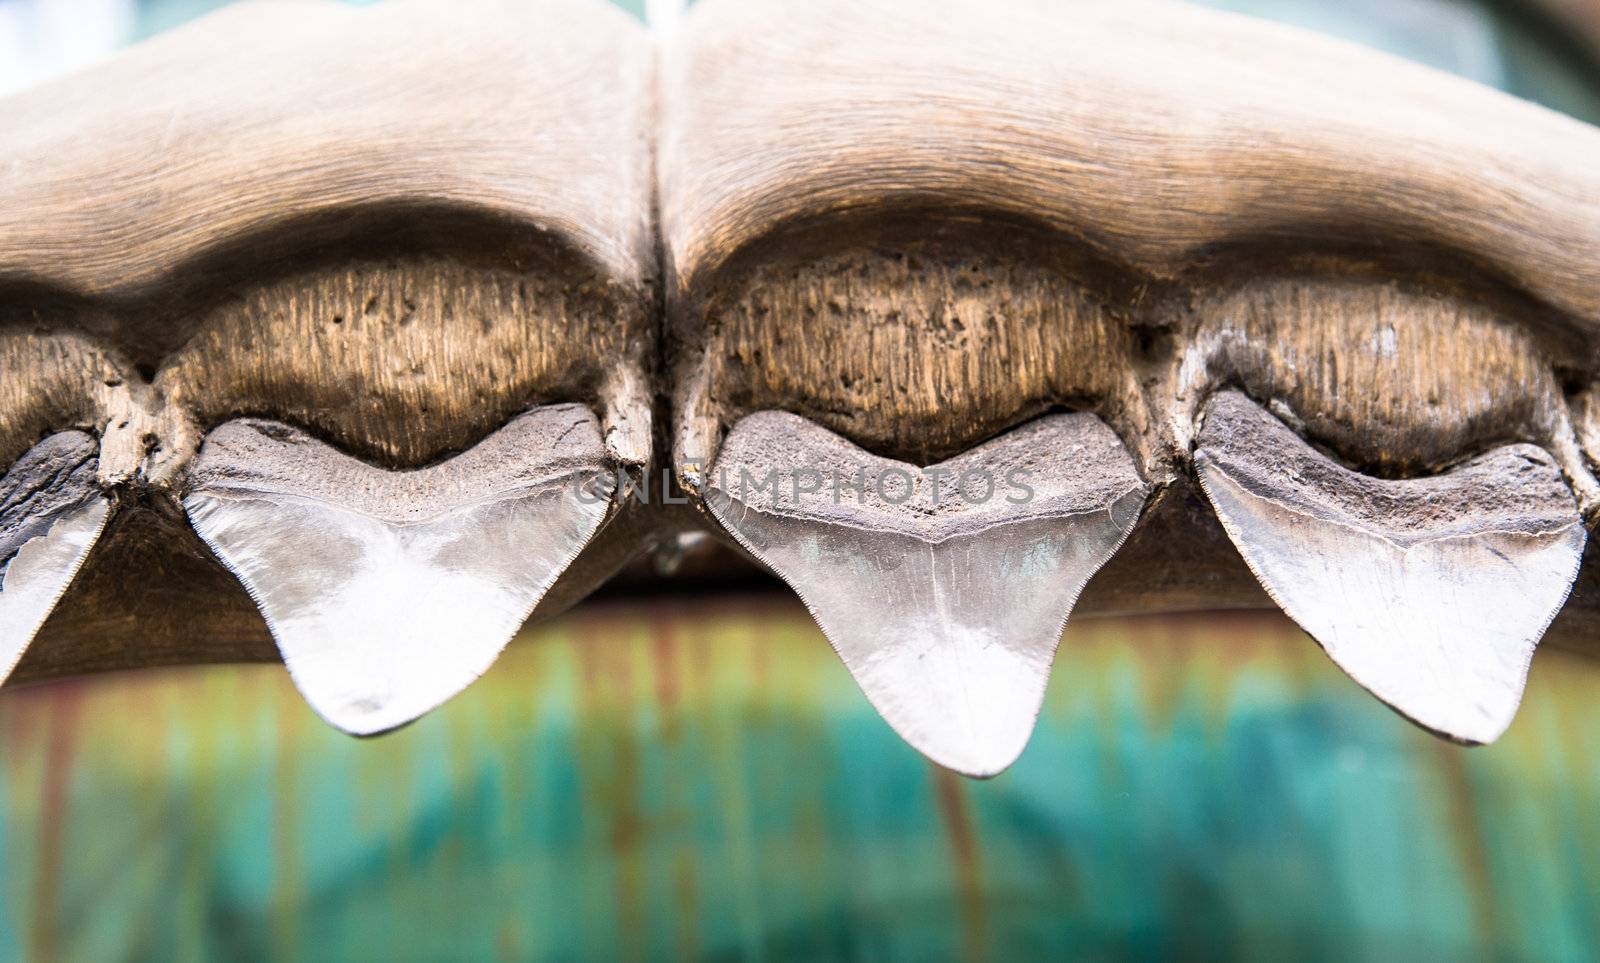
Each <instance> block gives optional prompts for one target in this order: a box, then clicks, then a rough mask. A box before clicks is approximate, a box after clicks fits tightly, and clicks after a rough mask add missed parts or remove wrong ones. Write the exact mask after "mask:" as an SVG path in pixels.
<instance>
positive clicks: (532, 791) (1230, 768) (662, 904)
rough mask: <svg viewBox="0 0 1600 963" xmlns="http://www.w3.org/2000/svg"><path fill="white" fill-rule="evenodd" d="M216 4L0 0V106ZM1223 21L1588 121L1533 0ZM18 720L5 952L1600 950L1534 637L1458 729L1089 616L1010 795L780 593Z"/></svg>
mask: <svg viewBox="0 0 1600 963" xmlns="http://www.w3.org/2000/svg"><path fill="white" fill-rule="evenodd" d="M217 5H218V4H216V3H214V2H208V0H145V2H135V0H29V2H24V0H0V91H11V90H17V89H22V88H24V87H27V86H29V85H32V84H36V83H40V82H43V81H45V80H47V79H49V78H50V77H52V76H55V75H58V74H59V73H61V72H63V71H65V70H69V69H72V68H74V67H78V66H83V65H85V64H88V63H92V62H94V61H95V60H96V59H98V58H101V57H103V56H105V55H106V54H107V53H108V52H109V51H111V50H113V49H115V48H116V47H117V46H119V45H121V44H124V43H127V42H131V41H133V40H136V39H139V38H141V37H144V36H148V35H150V34H152V33H155V32H159V31H160V30H163V29H166V28H168V27H170V26H173V25H175V24H177V23H180V22H182V21H184V20H186V19H189V18H191V17H193V16H195V15H198V14H199V13H201V12H203V11H204V10H206V9H209V8H211V7H214V6H217ZM1216 5H1218V6H1225V7H1228V8H1231V9H1235V10H1238V11H1240V12H1245V13H1250V14H1255V15H1263V16H1271V17H1276V18H1279V19H1284V20H1288V21H1291V22H1295V23H1298V24H1301V25H1303V26H1309V27H1312V28H1315V29H1321V30H1324V31H1327V32H1331V33H1335V34H1338V35H1341V36H1344V37H1346V38H1348V39H1352V40H1356V41H1358V42H1363V43H1367V44H1370V45H1373V46H1377V47H1380V48H1384V49H1388V50H1390V51H1392V52H1395V53H1399V54H1401V55H1404V56H1409V57H1412V58H1414V59H1417V60H1421V61H1423V62H1426V63H1430V64H1432V65H1434V66H1438V67H1441V68H1443V69H1448V70H1452V71H1455V72H1457V73H1460V74H1463V75H1465V76H1468V77H1471V78H1473V79H1476V80H1479V81H1482V82H1485V83H1489V84H1491V85H1494V86H1497V87H1500V88H1502V89H1505V90H1508V91H1510V92H1512V93H1515V94H1517V95H1519V96H1523V97H1527V98H1530V99H1534V100H1538V101H1541V102H1543V103H1546V104H1548V105H1550V106H1552V107H1555V108H1557V109H1560V110H1565V111H1567V112H1569V113H1573V114H1575V115H1577V116H1580V117H1583V118H1586V119H1589V120H1591V121H1600V83H1597V81H1596V74H1595V73H1594V71H1593V65H1592V61H1590V60H1589V59H1588V55H1587V54H1586V53H1584V51H1583V48H1582V47H1581V46H1580V45H1579V44H1577V43H1576V42H1575V41H1573V40H1572V39H1571V38H1570V37H1565V36H1564V35H1563V34H1562V33H1561V31H1560V29H1559V28H1557V27H1556V26H1555V25H1553V24H1552V23H1550V22H1548V21H1546V20H1543V19H1541V18H1539V17H1538V16H1534V15H1531V14H1529V13H1528V12H1527V10H1526V9H1525V8H1522V7H1520V6H1517V5H1513V4H1508V3H1490V2H1464V0H1463V2H1457V0H1349V2H1311V0H1298V2H1296V0H1218V2H1217V3H1216ZM646 6H647V4H645V3H644V2H643V0H641V2H639V3H636V4H634V5H633V7H632V10H633V12H634V13H636V14H638V15H640V16H641V17H643V16H645V14H646ZM672 9H673V5H672V4H670V3H663V4H661V5H660V6H658V7H657V6H652V9H651V13H653V14H654V15H655V16H657V17H661V16H667V15H670V13H671V10H672ZM908 9H913V8H912V7H909V6H908ZM663 11H665V12H663ZM1597 162H1600V161H1597ZM0 742H3V743H4V755H3V757H0V808H3V812H4V819H3V821H0V874H3V886H4V900H3V904H0V957H3V958H6V959H13V958H33V959H69V960H98V959H106V960H122V959H138V960H183V959H202V958H236V959H258V958H308V959H361V960H409V959H485V958H507V959H519V958H530V957H537V958H546V959H555V960H561V959H580V958H584V959H593V958H602V959H605V958H622V959H665V958H739V959H808V960H809V959H861V960H880V959H900V960H927V959H946V958H966V959H1033V958H1041V957H1048V958H1054V957H1070V958H1081V959H1099V958H1105V959H1112V958H1118V959H1120V958H1135V959H1138V958H1151V959H1154V958H1165V957H1170V956H1176V955H1181V956H1184V957H1194V958H1234V957H1250V958H1264V959H1297V960H1299V959H1339V960H1345V959H1370V960H1385V961H1387V960H1394V959H1410V960H1447V959H1448V960H1457V959H1499V960H1584V959H1592V958H1595V956H1596V952H1597V950H1596V947H1600V669H1597V668H1596V666H1595V665H1594V664H1592V663H1590V662H1586V661H1583V660H1580V659H1577V658H1574V657H1571V656H1567V655H1565V654H1563V653H1558V652H1543V653H1541V654H1540V655H1539V657H1538V659H1537V660H1536V662H1535V666H1534V672H1533V677H1532V681H1531V684H1530V687H1529V692H1528V697H1527V700H1526V703H1525V706H1524V709H1523V711H1522V713H1521V715H1520V717H1519V719H1518V721H1517V723H1516V724H1515V726H1514V727H1513V728H1512V730H1511V731H1510V733H1509V734H1508V735H1507V736H1506V737H1505V738H1504V739H1503V740H1502V741H1501V742H1500V743H1499V744H1497V745H1496V746H1494V747H1492V748H1487V749H1476V750H1464V749H1460V748H1456V747H1454V746H1451V745H1448V744H1446V743H1443V742H1441V741H1438V740H1436V739H1433V738H1432V737H1430V736H1427V735H1425V734H1423V733H1421V732H1419V731H1417V730H1416V729H1414V728H1412V727H1411V726H1409V725H1408V724H1406V723H1404V722H1403V721H1401V720H1400V719H1399V718H1397V717H1395V716H1394V715H1393V714H1391V713H1390V712H1388V711H1387V710H1386V709H1384V708H1383V707H1382V706H1380V705H1379V704H1378V703H1377V702H1376V701H1375V700H1373V699H1371V698H1370V697H1368V696H1367V695H1366V694H1365V693H1363V692H1361V691H1360V690H1359V689H1357V687H1356V686H1355V685H1354V684H1353V683H1351V682H1350V681H1349V680H1347V679H1346V678H1345V677H1344V676H1343V675H1341V674H1340V673H1339V672H1338V671H1337V670H1336V669H1335V668H1333V667H1332V666H1331V665H1330V664H1329V663H1328V661H1327V660H1326V658H1325V657H1324V656H1323V655H1322V654H1321V652H1320V651H1319V650H1318V649H1317V648H1316V646H1315V645H1314V644H1313V643H1311V642H1310V640H1308V639H1307V638H1305V637H1304V636H1303V635H1302V634H1301V633H1300V632H1299V631H1298V630H1296V629H1295V628H1294V627H1293V626H1292V625H1290V624H1289V623H1288V622H1286V621H1285V620H1283V619H1282V618H1281V617H1277V616H1273V615H1217V614H1209V615H1190V616H1170V617H1147V618H1135V619H1122V620H1103V621H1085V622H1081V623H1078V624H1076V625H1074V626H1073V627H1072V628H1071V629H1069V630H1068V633H1067V637H1066V640H1065V642H1064V646H1063V650H1062V654H1061V657H1060V660H1059V662H1058V665H1057V668H1056V671H1055V674H1054V677H1053V681H1052V683H1051V689H1050V695H1049V699H1048V703H1047V706H1046V709H1045V712H1044V716H1043V719H1042V721H1041V723H1040V727H1039V730H1038V732H1037V734H1036V735H1035V737H1034V739H1033V742H1032V744H1031V745H1030V748H1029V749H1028V751H1027V753H1026V754H1025V755H1024V756H1023V758H1022V760H1021V761H1020V762H1019V763H1018V765H1017V766H1016V767H1015V768H1014V769H1013V770H1011V771H1010V772H1008V773H1006V774H1005V775H1003V776H1001V777H999V778H997V779H995V780H993V781H990V782H986V783H974V782H968V781H965V780H962V779H960V778H958V777H955V776H952V775H950V774H948V773H944V772H942V771H940V770H938V769H936V768H935V767H932V766H929V765H928V764H927V763H925V762H924V761H922V760H921V758H920V757H918V756H917V755H916V754H915V753H914V752H912V751H911V750H910V749H908V748H907V747H906V746H904V745H903V744H902V743H901V742H900V741H899V740H898V739H897V738H896V737H895V736H894V734H893V733H892V732H891V731H890V730H889V729H888V727H887V726H886V725H885V724H884V723H883V722H881V721H880V720H879V719H878V718H877V716H876V715H875V714H874V713H873V712H872V710H871V708H870V707H869V706H868V705H867V703H866V701H865V699H864V698H863V697H862V696H861V695H860V693H859V691H858V690H857V689H856V687H855V686H854V684H853V682H852V681H851V680H850V678H849V676H848V674H847V673H846V672H845V671H844V669H843V668H842V667H841V666H840V665H839V663H838V661H837V659H836V658H835V657H834V656H833V654H832V652H831V650H829V648H828V646H827V645H826V643H825V642H824V640H823V639H822V637H821V636H820V634H819V633H818V632H817V631H816V629H815V628H814V627H813V626H812V625H811V623H810V622H809V620H808V619H807V618H806V617H805V613H804V611H803V609H801V608H800V607H799V605H798V604H797V603H795V602H794V601H793V600H792V599H788V598H787V597H785V596H781V595H776V594H765V593H760V592H752V593H747V594H743V595H738V596H719V597H714V598H709V599H698V598H697V599H688V598H682V597H679V598H673V597H670V596H665V597H659V598H654V599H644V600H635V601H619V600H615V599H613V600H611V601H604V602H596V603H591V604H589V605H586V606H585V607H583V608H582V609H580V610H579V611H578V612H576V613H574V614H572V615H569V616H568V617H566V618H564V619H562V620H560V621H558V622H556V623H554V624H552V625H549V626H547V627H544V628H541V629H536V630H533V631H530V632H528V633H525V637H524V638H523V639H522V640H520V641H519V642H518V643H517V644H515V645H514V646H513V647H512V648H511V649H510V650H509V651H508V652H507V654H506V655H505V656H504V657H503V658H502V659H501V660H500V662H499V663H498V664H497V665H496V666H495V668H494V669H493V670H492V671H491V672H490V673H489V675H488V676H487V677H486V678H484V679H483V680H482V681H481V682H480V683H478V684H477V685H475V686H474V687H473V688H472V689H470V690H469V691H468V692H467V693H466V694H465V695H463V696H461V697H459V698H457V699H456V700H454V701H453V702H452V703H451V704H450V705H448V706H447V707H446V708H444V709H443V710H441V711H439V712H437V713H435V714H433V715H431V716H429V717H427V718H425V719H423V720H422V721H420V722H418V723H417V724H415V725H413V726H411V727H409V728H408V729H406V730H404V731H402V732H399V733H396V734H393V735H390V736H386V737H383V738H379V739H375V740H369V741H357V740H352V739H349V738H347V737H345V736H343V735H340V734H338V733H336V732H334V731H333V730H332V729H330V728H328V727H327V726H325V725H324V724H322V723H321V722H320V721H319V720H318V719H317V718H316V717H315V716H314V715H312V713H311V712H310V710H308V709H307V708H306V707H305V706H304V704H303V703H302V702H301V700H300V699H299V697H298V695H297V694H296V693H295V691H294V689H293V687H292V686H291V685H290V684H289V681H288V678H287V676H286V674H285V673H284V672H283V670H282V668H281V667H278V666H248V667H226V668H223V667H217V668H195V669H185V670H164V671H159V672H145V673H137V674H127V675H122V676H116V677H102V678H93V679H87V680H81V681H75V682H68V683H59V684H54V685H49V686H42V687H37V688H33V689H26V690H20V691H10V690H8V691H7V692H6V693H5V694H4V695H0Z"/></svg>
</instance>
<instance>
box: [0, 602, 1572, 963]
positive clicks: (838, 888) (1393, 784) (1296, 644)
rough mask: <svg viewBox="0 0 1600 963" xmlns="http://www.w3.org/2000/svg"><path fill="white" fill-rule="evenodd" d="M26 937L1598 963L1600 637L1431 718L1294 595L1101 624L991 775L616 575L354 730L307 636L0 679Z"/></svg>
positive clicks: (731, 617) (541, 952)
mask: <svg viewBox="0 0 1600 963" xmlns="http://www.w3.org/2000/svg"><path fill="white" fill-rule="evenodd" d="M0 740H3V742H4V746H5V749H4V757H3V765H0V807H3V811H4V820H3V827H4V831H3V832H4V835H3V837H0V849H3V852H0V865H3V866H4V868H5V884H4V885H5V889H4V900H3V904H0V955H4V956H6V957H8V958H17V957H21V956H24V955H26V956H30V957H32V958H34V959H71V960H89V959H147V960H181V959H201V958H232V959H260V958H300V959H362V960H412V959H417V960H421V959H494V958H506V959H520V958H545V959H557V960H560V959H579V958H585V959H668V958H696V957H699V958H730V959H731V958H739V959H803V960H827V959H841V960H845V959H855V960H931V959H952V958H964V959H1041V958H1076V959H1124V958H1132V959H1156V958H1167V957H1171V956H1174V955H1181V956H1183V957H1186V958H1237V957H1241V956H1242V957H1249V958H1255V959H1275V960H1287V959H1293V960H1316V959H1337V960H1351V959H1355V960H1374V961H1392V960H1401V959H1403V960H1461V959H1499V960H1582V959H1587V958H1591V957H1592V954H1593V953H1594V950H1595V947H1596V946H1600V859H1597V858H1596V857H1597V854H1600V819H1597V814H1600V672H1597V671H1596V669H1595V667H1594V666H1593V665H1592V664H1591V663H1590V662H1588V661H1585V660H1581V659H1579V658H1576V657H1573V656H1568V655H1566V654H1564V653H1560V652H1555V651H1547V652H1542V653H1540V655H1539V658H1538V659H1537V660H1536V662H1535V666H1534V672H1533V679H1532V683H1531V685H1530V687H1529V691H1528V696H1527V700H1526V703H1525V705H1524V707H1523V710H1522V712H1521V715H1520V716H1519V718H1518V720H1517V722H1516V723H1515V725H1514V726H1513V728H1512V729H1511V731H1510V732H1509V734H1507V735H1506V736H1505V738H1504V739H1503V740H1502V741H1501V742H1500V743H1498V744H1496V745H1495V746H1493V747H1491V748H1486V749H1471V750H1469V749H1461V748H1458V747H1455V746H1452V745H1449V744H1447V743H1444V742H1441V741H1439V740H1437V739H1435V738H1434V737H1432V736H1429V735H1427V734H1424V733H1422V732H1420V731H1418V730H1416V729H1415V728H1413V727H1412V726H1410V725H1409V724H1407V723H1405V722H1403V721H1402V720H1401V719H1399V718H1398V717H1396V716H1395V715H1393V714H1392V713H1390V712H1389V711H1388V710H1387V709H1385V708H1383V707H1382V706H1381V705H1380V704H1379V703H1378V702H1377V701H1376V700H1374V699H1372V698H1371V697H1370V696H1368V695H1366V693H1364V692H1362V691H1360V690H1359V689H1358V688H1357V687H1356V686H1355V685H1354V683H1352V682H1350V681H1349V680H1348V679H1347V678H1345V677H1344V676H1343V674H1341V673H1340V672H1339V671H1338V670H1337V669H1336V668H1334V667H1333V666H1332V665H1331V663H1329V662H1328V660H1327V659H1326V658H1325V657H1324V656H1323V654H1322V653H1321V651H1320V650H1319V649H1318V648H1317V647H1316V645H1315V644H1314V643H1312V642H1311V641H1310V640H1309V639H1307V638H1306V637H1305V636H1303V635H1302V634H1301V633H1300V632H1299V631H1297V630H1296V629H1294V628H1293V626H1291V625H1290V624H1289V623H1287V622H1286V621H1285V620H1283V619H1282V618H1280V617H1278V616H1275V615H1267V614H1254V615H1246V614H1233V615H1216V614H1212V615H1193V616H1183V617H1175V616H1166V617H1158V616H1150V617H1142V618H1131V619H1120V620H1092V619H1091V620H1084V621H1082V622H1080V623H1077V624H1075V625H1074V626H1072V627H1070V628H1069V629H1068V631H1067V635H1066V638H1065V641H1064V643H1063V647H1062V652H1061V655H1060V658H1059V660H1058V662H1057V665H1056V670H1055V674H1054V677H1053V680H1052V682H1051V686H1050V692H1049V698H1048V701H1047V703H1046V707H1045V710H1044V715H1043V719H1042V721H1041V723H1040V726H1039V730H1038V732H1037V733H1036V734H1035V736H1034V738H1033V741H1032V743H1031V744H1030V746H1029V748H1028V750H1027V751H1026V753H1025V754H1024V755H1023V757H1022V759H1021V761H1020V762H1019V763H1018V764H1017V765H1016V766H1015V767H1014V768H1013V769H1012V770H1010V771H1009V772H1007V773H1005V774H1003V775H1001V776H1000V777H998V778H996V779H994V780H992V781H989V782H970V781H967V780H964V779H962V778H960V777H957V776H953V775H950V774H949V773H946V772H943V771H942V770H939V769H937V768H935V767H933V766H931V765H929V764H928V763H926V762H924V761H923V760H922V759H921V758H920V757H919V756H918V755H917V754H916V753H915V752H913V751H912V750H911V749H909V748H907V747H906V746H905V745H904V744H903V743H901V742H900V740H899V739H898V737H897V736H895V735H894V733H893V732H892V731H890V729H889V728H888V726H887V725H885V724H884V723H883V722H882V721H881V720H880V719H879V718H878V717H877V716H876V715H875V714H874V712H873V711H872V709H871V707H870V706H868V705H867V703H866V700H865V699H864V698H863V697H862V696H861V694H860V692H859V691H858V690H857V689H856V687H855V684H854V683H853V682H852V681H851V679H850V677H849V675H848V674H847V673H846V672H845V670H844V668H843V667H842V666H841V665H840V664H839V662H838V660H837V659H836V658H835V657H834V655H833V652H832V650H831V649H829V648H828V646H827V644H826V642H825V641H824V640H823V638H822V637H821V635H820V634H819V633H818V632H817V630H816V629H815V628H814V627H813V626H812V624H811V622H810V620H809V619H808V618H807V616H806V613H805V610H804V609H803V608H802V607H801V606H800V605H799V604H798V603H797V602H793V601H789V600H785V599H784V598H782V597H781V596H776V595H772V596H767V595H761V594H748V595H743V596H726V597H713V598H707V599H694V600H687V599H682V600H672V599H657V600H654V601H648V602H608V603H595V604H591V605H589V606H586V607H585V608H583V609H581V610H580V611H578V612H577V613H574V614H573V615H570V616H568V617H566V618H564V619H562V620H560V621H559V622H557V623H555V624H552V625H550V626H548V627H546V628H543V629H538V630H534V631H532V632H530V633H528V634H527V635H526V636H525V637H524V638H523V639H521V640H519V641H518V642H517V643H514V644H513V645H512V647H511V648H510V649H509V650H508V651H507V652H506V654H505V655H504V656H503V657H502V658H501V660H500V661H499V663H497V664H496V666H495V667H494V668H493V669H492V670H491V671H490V673H489V674H488V675H487V676H485V677H484V678H483V679H482V680H481V681H479V682H478V683H477V684H476V685H474V686H473V688H471V689H470V690H468V692H467V693H466V694H465V695H463V696H460V697H458V698H457V699H455V700H454V701H453V702H451V703H450V704H449V705H447V706H446V707H445V708H443V709H442V710H440V711H438V712H436V713H434V714H432V715H430V716H428V717H425V718H424V719H422V720H421V721H419V722H417V723H416V724H414V725H412V726H411V727H409V728H407V729H405V730H403V731H401V732H398V733H395V734H392V735H389V736H384V737H381V738H378V739H374V740H367V741H358V740H354V739H351V738H349V737H347V736H344V735H342V734H340V733H338V732H335V731H334V730H332V729H330V728H329V727H327V726H326V725H324V724H323V723H322V722H321V721H320V720H318V719H317V718H316V717H315V716H314V715H312V713H311V712H310V710H309V709H307V708H306V707H305V705H304V704H303V703H302V702H301V700H300V698H299V696H298V694H297V693H296V692H295V691H294V688H293V687H292V686H291V685H290V683H289V680H288V677H287V675H286V673H284V672H283V670H282V668H281V667H279V666H251V667H243V668H209V669H185V670H177V671H172V670H163V671H153V672H145V673H138V674H130V675H124V676H121V677H115V678H110V677H107V678H99V679H91V680H87V681H80V682H72V683H62V684H56V685H51V686H46V687H41V688H35V689H30V690H23V691H18V692H15V693H10V694H8V695H6V696H5V697H3V698H0Z"/></svg>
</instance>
